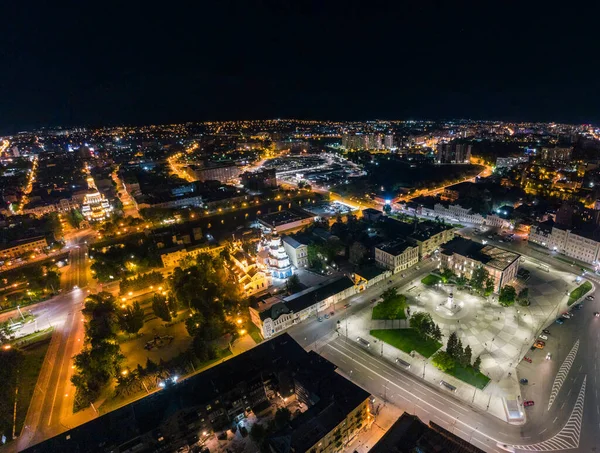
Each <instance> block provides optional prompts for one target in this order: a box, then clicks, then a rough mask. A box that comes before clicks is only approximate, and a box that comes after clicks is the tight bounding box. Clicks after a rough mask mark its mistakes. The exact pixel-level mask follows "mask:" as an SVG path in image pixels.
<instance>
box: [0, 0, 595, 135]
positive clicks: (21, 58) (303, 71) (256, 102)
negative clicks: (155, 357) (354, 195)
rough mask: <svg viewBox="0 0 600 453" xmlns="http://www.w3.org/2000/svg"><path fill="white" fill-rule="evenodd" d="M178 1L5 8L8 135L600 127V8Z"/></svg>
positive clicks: (2, 50) (4, 127)
mask: <svg viewBox="0 0 600 453" xmlns="http://www.w3.org/2000/svg"><path fill="white" fill-rule="evenodd" d="M9 3H10V4H13V5H8V4H9ZM183 3H184V2H177V1H170V2H169V1H162V2H154V1H146V2H133V1H122V2H115V3H112V2H93V1H72V2H58V1H56V2H50V1H45V2H42V1H25V0H22V1H14V2H13V1H8V0H6V1H4V2H2V4H3V5H2V6H0V18H2V27H1V29H0V131H3V132H15V131H18V130H22V129H25V128H30V127H38V126H56V125H64V126H71V125H91V126H95V125H111V124H147V123H168V122H181V121H203V120H222V119H263V118H277V117H279V118H307V119H337V120H352V119H356V120H362V119H375V118H380V119H444V118H472V119H504V120H532V121H537V120H540V121H564V122H578V123H580V122H600V109H599V108H598V107H599V106H600V90H599V87H600V74H599V72H600V71H599V69H600V63H598V50H599V49H600V46H599V44H600V42H599V41H600V39H599V38H598V36H600V32H599V31H598V26H597V20H596V18H597V17H598V11H596V10H590V9H579V10H576V9H575V8H571V7H569V6H566V5H569V3H568V2H562V3H558V2H545V3H541V2H540V3H539V5H538V6H537V7H527V8H525V6H524V4H525V3H530V2H499V1H480V2H477V3H475V2H473V3H472V4H471V3H469V4H467V3H463V2H451V1H440V2H435V3H433V2H423V1H415V2H401V1H397V2H378V1H373V0H371V1H365V2H358V1H352V0H347V1H338V0H313V1H300V0H298V1H297V2H292V1H284V0H281V1H279V0H268V1H267V0H264V1H254V0H247V1H240V2H231V1H226V0H213V1H196V2H185V3H190V4H192V5H193V6H188V7H184V6H180V5H182V4H183ZM557 3H558V5H560V6H561V8H558V7H556V6H554V5H555V4H557ZM323 4H324V5H323Z"/></svg>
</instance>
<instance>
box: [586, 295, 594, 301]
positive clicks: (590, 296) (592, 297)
mask: <svg viewBox="0 0 600 453" xmlns="http://www.w3.org/2000/svg"><path fill="white" fill-rule="evenodd" d="M586 299H587V300H594V296H592V295H589V296H587V297H586Z"/></svg>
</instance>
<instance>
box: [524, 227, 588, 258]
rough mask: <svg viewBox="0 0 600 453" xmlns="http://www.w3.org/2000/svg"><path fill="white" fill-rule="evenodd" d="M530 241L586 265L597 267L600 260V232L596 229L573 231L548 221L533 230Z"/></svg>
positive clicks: (575, 229)
mask: <svg viewBox="0 0 600 453" xmlns="http://www.w3.org/2000/svg"><path fill="white" fill-rule="evenodd" d="M529 240H530V241H531V242H533V243H535V244H538V245H541V246H542V247H546V248H548V249H549V250H553V251H555V252H558V253H561V254H563V255H565V256H568V257H569V258H573V259H576V260H579V261H583V262H584V263H589V264H594V265H596V264H598V261H599V260H600V232H598V230H596V229H589V230H586V229H577V228H574V229H571V228H567V227H565V226H563V225H559V224H556V223H553V222H552V221H546V222H544V223H540V224H538V225H537V226H535V227H533V228H532V229H531V232H530V234H529Z"/></svg>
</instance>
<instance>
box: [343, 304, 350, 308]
mask: <svg viewBox="0 0 600 453" xmlns="http://www.w3.org/2000/svg"><path fill="white" fill-rule="evenodd" d="M351 306H352V305H350V304H346V305H344V308H350V307H351Z"/></svg>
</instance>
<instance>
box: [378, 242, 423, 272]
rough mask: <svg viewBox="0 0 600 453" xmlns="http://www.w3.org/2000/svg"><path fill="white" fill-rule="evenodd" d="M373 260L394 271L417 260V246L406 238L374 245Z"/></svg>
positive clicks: (405, 267)
mask: <svg viewBox="0 0 600 453" xmlns="http://www.w3.org/2000/svg"><path fill="white" fill-rule="evenodd" d="M375 262H376V263H377V264H378V265H380V266H381V267H383V268H385V269H390V270H391V271H392V272H394V273H396V272H399V271H403V270H404V269H407V268H409V267H410V266H414V265H415V264H417V263H418V262H419V247H418V246H416V245H414V244H412V243H410V242H409V241H406V240H397V241H393V242H388V243H386V244H380V245H378V246H376V247H375Z"/></svg>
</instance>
